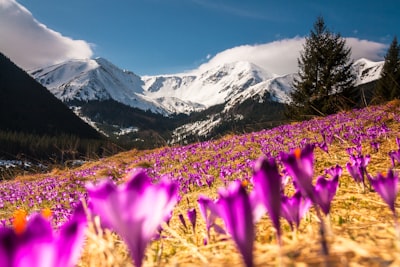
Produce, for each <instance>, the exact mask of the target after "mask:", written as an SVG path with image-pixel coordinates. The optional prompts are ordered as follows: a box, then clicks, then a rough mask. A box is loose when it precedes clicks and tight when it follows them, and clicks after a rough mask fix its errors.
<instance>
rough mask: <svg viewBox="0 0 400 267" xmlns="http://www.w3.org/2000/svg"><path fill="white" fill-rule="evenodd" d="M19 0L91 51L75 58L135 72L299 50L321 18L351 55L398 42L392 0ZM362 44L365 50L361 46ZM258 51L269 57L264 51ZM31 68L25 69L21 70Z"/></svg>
mask: <svg viewBox="0 0 400 267" xmlns="http://www.w3.org/2000/svg"><path fill="white" fill-rule="evenodd" d="M7 2H9V3H12V2H15V0H0V13H1V8H2V5H3V12H7V14H9V13H11V12H10V10H12V9H11V8H8V9H7V11H4V10H6V9H5V8H4V6H5V3H7ZM17 3H19V4H20V5H18V6H17V7H15V8H20V6H23V7H25V8H26V9H27V11H28V12H30V13H31V16H32V17H33V18H34V19H35V20H36V22H39V23H41V24H43V25H45V26H46V28H47V29H48V30H50V31H54V32H56V33H59V34H60V35H62V36H63V37H66V38H68V39H71V41H77V40H80V42H81V43H79V45H80V47H83V46H84V44H82V43H85V44H87V45H88V46H87V47H83V48H82V51H83V50H85V51H86V50H88V49H89V50H90V51H86V53H84V52H82V53H81V54H79V53H78V51H79V50H80V49H81V48H74V49H72V50H74V53H76V55H74V57H78V56H79V55H82V56H85V55H86V56H90V57H97V56H101V57H104V58H106V59H108V60H109V61H111V62H112V63H114V64H115V65H117V66H119V67H121V68H123V69H128V70H131V71H133V72H135V73H137V74H139V75H155V74H163V73H176V72H183V71H187V70H191V69H196V68H199V67H200V66H201V65H202V64H207V63H208V62H209V61H212V60H213V59H214V61H215V62H218V63H220V62H221V60H226V59H228V58H232V59H234V58H236V57H238V58H239V59H243V57H244V54H246V53H247V54H248V53H271V54H274V51H277V50H273V49H277V47H282V46H283V45H288V47H289V48H290V45H292V44H293V42H296V47H297V48H296V49H297V50H298V49H299V47H300V48H301V45H300V46H299V44H301V38H303V37H305V36H307V35H308V34H309V32H310V30H311V28H312V26H313V23H314V21H315V19H316V17H317V16H319V15H321V16H323V17H324V19H325V22H326V24H327V26H328V28H329V29H330V30H331V31H333V32H339V33H341V35H342V36H343V37H352V38H353V39H354V40H353V42H354V50H357V49H361V50H362V53H361V52H360V53H359V52H358V50H357V51H356V53H353V54H355V55H356V56H358V54H360V56H362V57H368V56H370V58H369V59H371V60H379V59H382V56H383V55H384V53H385V52H386V50H385V49H386V48H387V45H388V44H390V42H391V41H392V39H393V37H394V35H397V36H398V37H400V27H399V26H398V25H400V11H399V10H400V1H397V0H396V1H389V0H382V1H368V0H364V1H348V0H346V1H342V0H338V1H298V0H293V1H289V0H286V1H267V0H263V1H262V0H259V1H243V0H240V1H239V0H231V1H228V0H117V1H105V0H96V1H94V0H92V1H89V0H69V1H54V0H17ZM4 14H5V13H4ZM0 16H1V14H0ZM3 17H4V16H3ZM0 20H1V18H0ZM8 21H11V20H10V19H8ZM8 24H9V25H7V23H6V24H5V23H1V21H0V34H5V33H2V32H1V27H8V28H12V27H13V26H12V25H10V22H8ZM25 28H26V27H25ZM16 29H17V28H16ZM3 32H4V31H3ZM14 32H17V30H14ZM31 32H33V31H31ZM8 34H10V33H8ZM25 36H26V34H24V38H27V37H25ZM21 38H22V37H21ZM31 38H32V41H29V42H32V43H34V42H35V40H34V39H35V38H34V36H32V37H31ZM54 38H56V37H54ZM42 39H43V38H42ZM16 40H18V39H16ZM1 42H2V41H1V38H0V51H1V52H4V50H7V49H15V51H13V52H10V54H12V53H15V54H16V55H21V56H20V58H22V55H23V54H24V53H27V52H28V51H27V49H24V48H23V47H22V46H21V48H20V51H17V47H15V45H12V43H11V41H10V42H9V44H8V46H9V47H12V48H9V47H7V44H2V43H1ZM15 42H17V41H15ZM21 42H22V41H21ZM24 42H27V41H24ZM74 45H75V44H74ZM362 45H364V47H362V48H360V47H361V46H362ZM39 46H40V45H39V44H38V47H39ZM41 46H43V44H42V45H41ZM260 46H262V47H263V49H270V50H269V51H270V52H263V51H264V50H263V49H259V48H260ZM54 47H55V46H54ZM71 47H72V46H71ZM239 47H240V49H241V51H240V53H239V52H238V51H239V50H240V49H239V50H238V49H236V48H239ZM243 47H247V48H246V49H247V50H245V51H244V50H243V49H244V48H243ZM249 48H252V49H250V50H249ZM352 48H353V46H352ZM49 49H51V48H48V50H49ZM293 49H294V50H296V49H295V48H293ZM64 50H65V49H64ZM64 50H61V51H64ZM10 51H11V50H10ZM32 51H33V49H32ZM254 51H257V52H254ZM56 52H57V50H55V51H54V54H55V53H56ZM64 52H65V51H64ZM4 53H6V54H7V51H5V52H4ZM42 53H44V52H42ZM68 53H69V52H65V55H66V57H73V56H72V54H71V53H70V54H69V55H68ZM229 53H231V54H229ZM277 53H278V52H275V54H277ZM297 53H298V51H297ZM221 54H222V55H224V56H221ZM238 54H240V56H238ZM10 57H11V59H13V57H12V56H10ZM15 57H16V58H17V56H15ZM40 57H41V58H43V57H45V55H44V54H41V56H40ZM257 57H258V55H256V54H254V55H253V58H257ZM281 57H285V54H283V55H282V56H281ZM293 57H294V56H293V55H292V58H293ZM38 58H39V55H38ZM49 58H50V56H49ZM221 58H222V59H221ZM217 59H218V60H217ZM21 60H22V59H21ZM60 60H61V59H58V60H55V61H60ZM266 61H267V59H265V62H266ZM268 61H269V63H265V64H270V66H263V67H266V68H268V67H269V68H270V70H271V72H275V73H276V72H290V71H292V70H293V69H294V68H296V67H297V66H291V67H290V68H289V67H287V71H285V69H284V68H285V66H283V64H284V63H282V64H281V65H282V66H280V68H277V67H274V66H273V65H274V64H277V61H279V57H278V58H274V57H272V56H271V57H269V58H268ZM49 62H50V61H49ZM282 62H284V60H282ZM290 62H291V63H290ZM290 62H289V61H288V63H285V64H287V65H289V64H291V65H296V64H295V61H294V63H293V59H291V61H290ZM17 63H18V62H17ZM257 63H258V62H257ZM32 64H33V63H32ZM32 64H31V65H26V66H28V67H27V68H29V67H30V66H33V65H32ZM262 64H264V63H261V62H260V65H262ZM35 67H36V66H35Z"/></svg>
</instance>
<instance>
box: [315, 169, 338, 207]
mask: <svg viewBox="0 0 400 267" xmlns="http://www.w3.org/2000/svg"><path fill="white" fill-rule="evenodd" d="M338 186H339V175H335V176H333V178H332V179H329V180H328V179H326V178H325V177H324V176H320V177H318V178H317V182H316V183H315V187H314V194H315V201H316V202H317V204H318V205H319V206H320V207H321V210H322V212H323V213H325V215H328V214H329V211H330V209H331V202H332V200H333V197H334V196H335V195H336V191H337V189H338Z"/></svg>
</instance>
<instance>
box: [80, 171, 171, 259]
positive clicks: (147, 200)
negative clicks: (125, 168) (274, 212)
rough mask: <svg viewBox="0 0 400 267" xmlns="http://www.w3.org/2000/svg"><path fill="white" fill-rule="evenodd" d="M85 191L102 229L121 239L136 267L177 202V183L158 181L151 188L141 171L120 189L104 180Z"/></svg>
mask: <svg viewBox="0 0 400 267" xmlns="http://www.w3.org/2000/svg"><path fill="white" fill-rule="evenodd" d="M87 191H88V195H89V208H90V210H91V211H92V213H93V214H94V215H98V216H99V217H100V221H101V224H102V226H103V227H107V228H110V229H112V230H114V231H115V232H117V233H118V234H119V235H120V236H121V237H122V238H123V239H124V240H125V242H126V244H127V246H128V248H129V251H130V253H131V256H132V258H133V261H134V263H135V266H138V267H140V266H141V265H142V261H143V257H144V253H145V250H146V246H147V244H148V243H149V242H150V241H151V239H152V238H154V237H155V235H156V234H157V229H158V228H159V227H160V224H161V223H162V222H164V221H166V220H167V219H168V218H169V216H170V215H171V211H172V209H173V207H174V206H175V204H176V202H177V200H178V194H177V191H178V186H177V184H175V183H173V182H170V181H167V180H162V181H161V182H160V183H159V184H155V185H153V184H151V181H150V178H149V177H148V176H147V174H146V173H145V172H144V170H138V171H136V172H133V173H132V174H130V176H128V180H127V182H126V183H124V184H122V185H120V186H116V185H115V183H114V182H112V181H111V180H104V181H103V182H102V183H100V184H98V185H97V186H94V185H88V186H87Z"/></svg>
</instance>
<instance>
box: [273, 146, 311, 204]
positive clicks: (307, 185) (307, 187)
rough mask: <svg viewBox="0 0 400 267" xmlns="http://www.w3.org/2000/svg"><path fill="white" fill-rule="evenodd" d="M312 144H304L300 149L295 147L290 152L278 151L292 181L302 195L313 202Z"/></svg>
mask: <svg viewBox="0 0 400 267" xmlns="http://www.w3.org/2000/svg"><path fill="white" fill-rule="evenodd" d="M313 150H314V146H313V145H310V144H308V145H306V146H305V147H304V148H303V149H302V150H301V149H299V148H297V149H295V150H294V151H293V152H292V153H284V152H281V153H280V157H281V160H282V163H283V165H284V166H285V168H286V171H287V172H288V174H289V175H290V176H292V178H293V181H294V183H295V184H296V185H297V186H298V187H299V189H300V192H301V194H302V195H303V197H306V198H307V197H308V198H310V199H311V200H312V201H313V202H314V187H313V185H312V179H313V175H314V153H313V152H314V151H313Z"/></svg>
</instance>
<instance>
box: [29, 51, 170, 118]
mask: <svg viewBox="0 0 400 267" xmlns="http://www.w3.org/2000/svg"><path fill="white" fill-rule="evenodd" d="M30 74H31V75H32V76H33V77H34V78H35V79H36V80H37V81H39V82H40V83H41V84H43V85H44V86H46V87H47V89H49V90H50V91H51V92H52V93H53V94H54V95H55V96H56V97H57V98H59V99H60V100H62V101H64V102H68V101H73V100H79V101H90V100H106V99H114V100H116V101H118V102H120V103H123V104H126V105H128V106H132V107H136V108H140V109H143V110H152V111H153V112H158V113H163V112H164V109H163V108H162V107H160V105H159V104H158V103H157V102H154V101H153V100H152V99H149V98H147V97H145V96H144V95H143V93H144V90H143V87H142V86H143V81H142V80H141V78H140V77H139V76H137V75H136V74H134V73H133V72H130V71H125V70H121V69H119V68H118V67H116V66H115V65H113V64H112V63H110V62H108V61H107V60H105V59H103V58H96V59H83V60H71V61H67V62H65V63H61V64H57V65H54V66H50V67H47V68H43V69H37V70H33V71H31V72H30Z"/></svg>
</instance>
